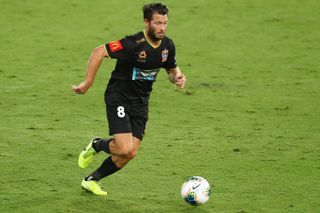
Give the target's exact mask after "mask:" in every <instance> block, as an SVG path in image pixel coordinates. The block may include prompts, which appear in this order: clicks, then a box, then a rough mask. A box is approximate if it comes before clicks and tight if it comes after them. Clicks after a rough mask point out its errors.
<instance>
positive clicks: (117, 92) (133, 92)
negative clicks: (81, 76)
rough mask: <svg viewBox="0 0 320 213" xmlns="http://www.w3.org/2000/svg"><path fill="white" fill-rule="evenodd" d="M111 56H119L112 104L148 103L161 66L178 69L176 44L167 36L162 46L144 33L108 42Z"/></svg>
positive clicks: (111, 90)
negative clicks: (154, 45) (153, 44)
mask: <svg viewBox="0 0 320 213" xmlns="http://www.w3.org/2000/svg"><path fill="white" fill-rule="evenodd" d="M105 46H106V49H107V51H108V54H109V57H110V58H115V59H117V63H116V66H115V69H114V71H113V72H112V74H111V79H110V81H109V84H108V87H107V90H106V96H107V97H106V98H107V102H109V104H112V102H122V101H142V102H146V101H147V100H148V98H149V95H150V93H151V91H152V84H153V82H154V81H155V80H156V77H157V74H158V72H159V71H160V69H161V68H165V69H171V68H175V67H176V66H177V65H176V60H175V46H174V44H173V41H172V40H171V39H169V38H168V37H164V39H163V40H162V41H161V44H160V46H158V47H157V48H154V47H152V46H151V45H150V44H149V43H148V42H147V40H146V38H145V36H144V33H143V32H138V33H137V34H134V35H130V36H126V37H125V38H123V39H121V40H119V41H114V42H110V43H107V44H106V45H105Z"/></svg>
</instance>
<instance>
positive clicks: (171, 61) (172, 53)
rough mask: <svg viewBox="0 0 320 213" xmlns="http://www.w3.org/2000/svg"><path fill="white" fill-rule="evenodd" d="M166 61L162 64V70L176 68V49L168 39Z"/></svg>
mask: <svg viewBox="0 0 320 213" xmlns="http://www.w3.org/2000/svg"><path fill="white" fill-rule="evenodd" d="M168 50H169V53H168V59H167V61H166V62H165V63H164V65H163V68H165V69H173V68H176V67H177V63H176V47H175V46H174V43H173V41H172V40H171V39H170V40H169V43H168Z"/></svg>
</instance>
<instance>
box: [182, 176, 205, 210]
mask: <svg viewBox="0 0 320 213" xmlns="http://www.w3.org/2000/svg"><path fill="white" fill-rule="evenodd" d="M210 195H211V188H210V185H209V183H208V181H207V180H206V179H204V178H203V177H200V176H192V177H190V178H189V179H188V180H187V181H186V182H184V183H183V184H182V187H181V196H182V197H183V199H184V200H185V201H186V202H187V203H188V204H190V205H192V206H199V205H202V204H204V203H205V202H207V201H208V200H209V197H210Z"/></svg>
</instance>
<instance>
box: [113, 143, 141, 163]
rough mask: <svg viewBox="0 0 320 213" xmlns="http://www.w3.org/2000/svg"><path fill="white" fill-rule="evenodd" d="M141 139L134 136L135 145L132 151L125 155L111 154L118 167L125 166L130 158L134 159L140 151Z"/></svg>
mask: <svg viewBox="0 0 320 213" xmlns="http://www.w3.org/2000/svg"><path fill="white" fill-rule="evenodd" d="M140 144H141V141H140V139H138V138H136V137H133V147H132V149H131V151H130V152H129V153H128V154H127V155H125V156H117V155H111V157H112V161H113V162H114V164H115V165H116V166H117V167H118V168H123V167H124V166H125V165H126V164H127V163H129V161H130V160H132V159H133V158H134V157H135V156H136V155H137V153H138V149H139V147H140Z"/></svg>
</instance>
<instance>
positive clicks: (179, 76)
mask: <svg viewBox="0 0 320 213" xmlns="http://www.w3.org/2000/svg"><path fill="white" fill-rule="evenodd" d="M166 70H167V73H168V76H169V81H170V82H171V83H173V84H175V85H177V87H178V88H180V89H182V88H183V87H184V85H185V84H186V81H187V78H186V76H185V75H184V74H183V73H182V72H181V70H180V68H179V67H178V66H176V67H175V68H171V69H166Z"/></svg>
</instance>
